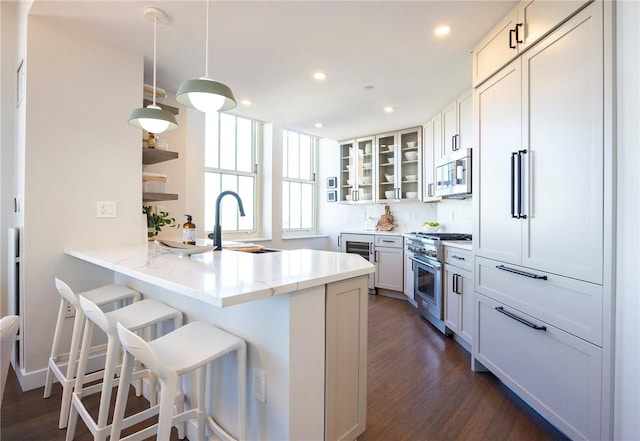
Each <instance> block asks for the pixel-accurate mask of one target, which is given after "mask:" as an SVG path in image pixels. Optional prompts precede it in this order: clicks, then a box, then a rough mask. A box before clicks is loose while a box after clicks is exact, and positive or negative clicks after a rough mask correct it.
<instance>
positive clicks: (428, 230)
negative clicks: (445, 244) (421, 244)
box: [422, 225, 441, 233]
mask: <svg viewBox="0 0 640 441" xmlns="http://www.w3.org/2000/svg"><path fill="white" fill-rule="evenodd" d="M440 227H441V225H438V226H437V227H432V226H431V225H423V226H422V231H424V232H425V233H437V232H438V230H440Z"/></svg>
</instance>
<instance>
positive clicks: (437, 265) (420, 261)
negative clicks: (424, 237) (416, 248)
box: [409, 257, 440, 270]
mask: <svg viewBox="0 0 640 441" xmlns="http://www.w3.org/2000/svg"><path fill="white" fill-rule="evenodd" d="M409 259H410V260H412V261H414V262H415V263H417V264H421V265H424V266H428V267H430V268H433V269H435V270H439V269H440V262H436V263H431V262H425V261H424V260H420V259H416V258H415V257H409Z"/></svg>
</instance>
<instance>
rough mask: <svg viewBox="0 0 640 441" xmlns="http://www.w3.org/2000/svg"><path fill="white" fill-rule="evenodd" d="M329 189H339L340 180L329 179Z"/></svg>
mask: <svg viewBox="0 0 640 441" xmlns="http://www.w3.org/2000/svg"><path fill="white" fill-rule="evenodd" d="M327 188H338V178H336V177H335V176H334V177H332V178H327Z"/></svg>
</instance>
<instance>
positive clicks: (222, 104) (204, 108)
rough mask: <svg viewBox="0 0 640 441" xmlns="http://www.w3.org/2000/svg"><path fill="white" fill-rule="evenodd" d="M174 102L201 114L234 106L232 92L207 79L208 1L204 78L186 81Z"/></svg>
mask: <svg viewBox="0 0 640 441" xmlns="http://www.w3.org/2000/svg"><path fill="white" fill-rule="evenodd" d="M176 100H178V102H179V103H180V104H183V105H185V106H187V107H193V108H194V109H198V110H200V111H201V112H217V111H220V110H230V109H233V108H234V107H235V106H236V99H235V98H234V97H233V92H231V89H230V88H229V86H227V85H226V84H222V83H219V82H217V81H213V80H212V79H211V78H209V0H207V27H206V34H205V46H204V77H200V78H198V79H197V80H187V81H185V82H183V83H182V84H181V85H180V87H179V88H178V94H177V95H176Z"/></svg>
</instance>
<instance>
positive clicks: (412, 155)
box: [404, 152, 418, 161]
mask: <svg viewBox="0 0 640 441" xmlns="http://www.w3.org/2000/svg"><path fill="white" fill-rule="evenodd" d="M404 157H405V158H407V161H415V160H416V159H418V152H405V154H404Z"/></svg>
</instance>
